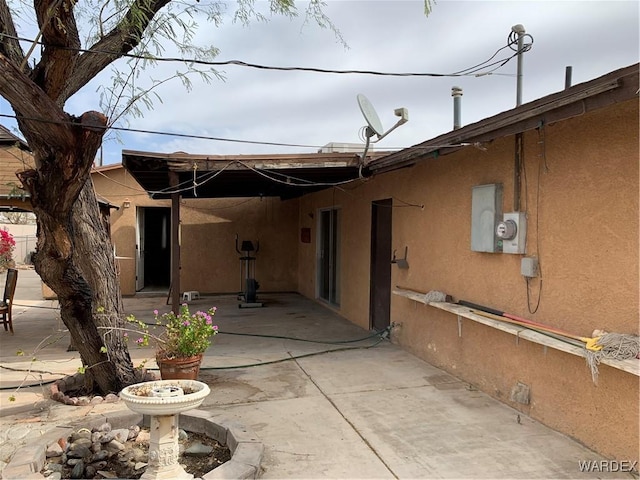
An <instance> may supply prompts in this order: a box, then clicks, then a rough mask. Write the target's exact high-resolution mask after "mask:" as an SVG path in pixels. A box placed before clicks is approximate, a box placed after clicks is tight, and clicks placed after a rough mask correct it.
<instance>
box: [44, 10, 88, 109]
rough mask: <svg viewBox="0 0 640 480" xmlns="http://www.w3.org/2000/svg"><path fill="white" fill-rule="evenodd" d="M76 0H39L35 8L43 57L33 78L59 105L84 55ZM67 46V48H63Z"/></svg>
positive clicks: (62, 103)
mask: <svg viewBox="0 0 640 480" xmlns="http://www.w3.org/2000/svg"><path fill="white" fill-rule="evenodd" d="M75 3H76V2H75V1H74V0H36V1H35V2H34V10H35V12H36V16H37V18H38V26H39V27H40V31H41V32H42V39H43V44H44V47H43V49H42V58H41V59H40V61H39V62H38V65H37V66H36V68H35V69H34V72H33V76H32V79H33V81H34V82H36V83H37V84H38V85H40V87H42V89H43V90H44V91H45V92H46V93H47V95H49V97H51V98H52V99H53V100H54V101H55V102H56V103H57V104H58V105H59V106H63V105H64V102H65V101H66V100H67V99H66V98H62V97H61V95H60V94H61V93H62V91H63V90H64V88H65V83H66V79H67V75H68V74H69V72H70V71H73V69H74V67H75V63H76V61H77V59H78V56H79V55H80V54H79V52H78V50H77V49H79V48H80V46H81V44H80V36H79V34H78V27H77V25H76V19H75V17H74V15H73V9H74V6H75ZM60 47H64V48H60Z"/></svg>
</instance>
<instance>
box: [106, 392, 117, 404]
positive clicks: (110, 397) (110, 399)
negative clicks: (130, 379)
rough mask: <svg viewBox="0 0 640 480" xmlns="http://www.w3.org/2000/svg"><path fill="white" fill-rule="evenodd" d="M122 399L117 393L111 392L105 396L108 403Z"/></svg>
mask: <svg viewBox="0 0 640 480" xmlns="http://www.w3.org/2000/svg"><path fill="white" fill-rule="evenodd" d="M119 400H120V397H118V396H117V395H116V394H115V393H109V394H108V395H107V396H106V397H104V401H105V402H106V403H116V402H118V401H119Z"/></svg>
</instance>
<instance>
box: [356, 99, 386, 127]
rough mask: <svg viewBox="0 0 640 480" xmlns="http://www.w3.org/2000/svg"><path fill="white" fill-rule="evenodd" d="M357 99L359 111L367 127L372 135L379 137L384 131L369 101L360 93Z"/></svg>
mask: <svg viewBox="0 0 640 480" xmlns="http://www.w3.org/2000/svg"><path fill="white" fill-rule="evenodd" d="M357 99H358V105H359V106H360V111H361V112H362V115H363V116H364V119H365V120H366V121H367V125H369V128H370V129H371V131H372V132H373V133H374V134H376V135H378V136H379V137H380V136H381V135H382V134H383V133H384V129H383V128H382V122H381V121H380V118H379V117H378V114H377V113H376V109H375V108H373V105H371V102H370V101H369V99H368V98H367V97H365V96H364V95H363V94H362V93H359V94H358V96H357ZM369 136H371V135H369Z"/></svg>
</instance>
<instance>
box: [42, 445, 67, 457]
mask: <svg viewBox="0 0 640 480" xmlns="http://www.w3.org/2000/svg"><path fill="white" fill-rule="evenodd" d="M63 453H64V450H62V447H61V446H60V445H58V443H57V442H56V443H52V444H51V445H49V446H48V447H47V450H46V456H47V458H51V457H59V456H60V455H62V454H63Z"/></svg>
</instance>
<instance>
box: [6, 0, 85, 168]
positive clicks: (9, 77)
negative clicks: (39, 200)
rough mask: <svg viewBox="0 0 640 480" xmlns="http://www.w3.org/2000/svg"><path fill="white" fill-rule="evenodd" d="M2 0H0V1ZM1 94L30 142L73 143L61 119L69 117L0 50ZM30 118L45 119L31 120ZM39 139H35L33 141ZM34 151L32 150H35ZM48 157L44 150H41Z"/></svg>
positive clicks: (65, 146) (58, 145) (60, 146)
mask: <svg viewBox="0 0 640 480" xmlns="http://www.w3.org/2000/svg"><path fill="white" fill-rule="evenodd" d="M1 1H3V0H0V2H1ZM0 95H2V96H3V97H4V98H5V99H6V100H7V101H8V102H9V103H10V104H11V106H12V107H13V109H14V110H15V112H16V114H17V115H18V116H19V117H22V118H20V119H19V120H20V121H21V122H23V123H24V125H26V126H28V127H29V128H21V131H22V133H23V134H24V136H25V140H27V143H28V144H29V145H32V142H33V145H39V144H42V143H43V142H42V140H41V139H44V140H46V143H47V144H48V147H47V148H48V149H51V150H55V149H62V150H66V149H68V148H69V145H73V136H72V134H71V132H70V130H69V128H68V126H65V125H64V123H66V122H68V121H69V117H68V116H67V114H65V113H64V111H63V110H62V109H61V108H60V107H59V106H58V105H56V104H55V102H53V101H52V100H51V99H50V98H49V97H48V96H47V95H46V94H45V93H44V92H43V91H42V89H40V87H38V85H36V84H35V83H34V82H32V81H31V80H30V79H29V77H27V75H26V74H24V73H23V72H21V71H20V70H19V68H18V65H14V64H13V63H12V62H11V61H10V60H9V59H8V58H7V57H5V56H4V55H2V54H0ZM32 119H41V120H46V122H42V121H34V120H32ZM36 140H38V141H36ZM35 153H36V152H34V154H35ZM40 153H41V154H42V156H43V157H47V156H48V155H47V152H40Z"/></svg>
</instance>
